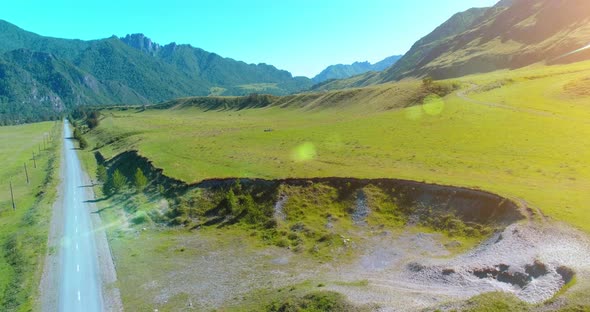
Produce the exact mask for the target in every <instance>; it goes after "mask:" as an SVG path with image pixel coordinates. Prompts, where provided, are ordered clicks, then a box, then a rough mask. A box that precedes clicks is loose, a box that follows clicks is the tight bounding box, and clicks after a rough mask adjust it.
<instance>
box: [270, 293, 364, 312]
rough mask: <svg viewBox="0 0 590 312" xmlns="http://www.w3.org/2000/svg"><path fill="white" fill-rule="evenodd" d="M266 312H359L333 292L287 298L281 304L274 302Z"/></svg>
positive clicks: (341, 296)
mask: <svg viewBox="0 0 590 312" xmlns="http://www.w3.org/2000/svg"><path fill="white" fill-rule="evenodd" d="M266 311H268V312H279V311H281V312H291V311H293V312H294V311H314V312H315V311H318V312H319V311H326V312H330V311H338V312H352V311H359V309H358V308H357V307H355V306H354V305H352V304H351V303H350V302H348V301H347V300H346V298H345V297H344V295H342V294H340V293H337V292H333V291H317V292H312V293H310V294H307V295H305V296H303V297H299V298H297V297H288V298H286V299H284V300H283V301H282V302H274V303H272V304H271V305H270V306H268V307H267V309H266Z"/></svg>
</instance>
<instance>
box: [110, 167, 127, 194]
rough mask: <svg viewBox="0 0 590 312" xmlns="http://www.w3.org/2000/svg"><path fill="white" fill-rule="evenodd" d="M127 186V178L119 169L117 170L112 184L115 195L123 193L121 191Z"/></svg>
mask: <svg viewBox="0 0 590 312" xmlns="http://www.w3.org/2000/svg"><path fill="white" fill-rule="evenodd" d="M126 184H127V178H126V177H125V176H124V175H123V174H122V173H121V171H119V169H117V170H115V173H114V174H113V183H112V189H113V193H115V194H117V193H119V192H121V190H122V189H123V188H124V187H125V185H126Z"/></svg>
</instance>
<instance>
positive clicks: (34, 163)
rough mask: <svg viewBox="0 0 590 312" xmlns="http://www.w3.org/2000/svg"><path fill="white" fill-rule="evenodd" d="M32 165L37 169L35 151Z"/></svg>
mask: <svg viewBox="0 0 590 312" xmlns="http://www.w3.org/2000/svg"><path fill="white" fill-rule="evenodd" d="M33 166H34V167H35V169H37V161H36V160H35V152H33Z"/></svg>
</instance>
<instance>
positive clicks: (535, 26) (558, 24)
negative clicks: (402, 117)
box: [382, 0, 590, 81]
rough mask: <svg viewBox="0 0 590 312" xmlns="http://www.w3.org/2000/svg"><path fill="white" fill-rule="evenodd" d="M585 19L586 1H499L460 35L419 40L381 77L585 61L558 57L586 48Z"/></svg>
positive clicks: (589, 15)
mask: <svg viewBox="0 0 590 312" xmlns="http://www.w3.org/2000/svg"><path fill="white" fill-rule="evenodd" d="M467 12H468V11H467ZM467 12H464V13H461V14H463V15H465V14H466V13H467ZM472 16H473V14H472ZM451 20H452V18H451ZM451 20H449V21H451ZM589 21H590V3H589V2H588V1H585V0H513V1H508V2H504V1H503V2H500V3H499V4H498V5H496V6H495V7H493V8H490V9H488V10H487V11H485V14H483V15H481V16H480V17H479V18H477V19H475V20H473V21H472V24H471V25H469V27H467V28H466V30H465V31H462V32H460V33H453V35H452V36H449V37H446V38H442V39H440V40H438V41H430V42H426V43H422V42H421V41H422V40H424V39H422V40H421V41H418V42H417V43H416V44H415V45H414V46H413V47H412V49H411V50H410V51H409V52H408V53H407V54H406V55H405V56H404V58H402V59H401V60H400V61H399V62H398V63H396V64H395V65H394V66H392V67H390V68H389V69H388V70H386V71H385V72H383V75H382V78H383V81H392V80H397V79H400V78H403V77H409V76H421V75H431V76H433V77H437V78H448V77H459V76H463V75H466V74H472V73H484V72H491V71H494V70H498V69H506V68H520V67H523V66H527V65H530V64H533V63H537V62H547V63H556V62H572V61H580V60H588V59H589V54H588V53H577V54H576V55H572V56H570V57H569V58H564V59H560V57H561V56H562V55H564V54H566V53H569V52H571V51H574V50H576V49H579V48H581V47H584V46H586V45H587V44H588V34H590V24H589ZM447 23H448V21H447ZM445 24H446V23H445ZM445 24H443V25H441V27H442V28H443V29H444V28H445ZM441 27H439V29H440V28H441ZM433 33H434V32H433ZM429 36H430V35H429ZM427 37H428V36H427ZM439 37H440V36H439Z"/></svg>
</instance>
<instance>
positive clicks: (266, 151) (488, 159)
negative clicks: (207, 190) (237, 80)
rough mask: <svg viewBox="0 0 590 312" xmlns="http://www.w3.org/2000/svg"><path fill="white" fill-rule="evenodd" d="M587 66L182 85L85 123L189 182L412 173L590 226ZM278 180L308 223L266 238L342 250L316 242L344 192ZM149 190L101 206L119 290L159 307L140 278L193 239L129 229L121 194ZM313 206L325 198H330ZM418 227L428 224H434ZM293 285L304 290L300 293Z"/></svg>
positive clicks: (234, 232) (325, 251) (88, 159)
mask: <svg viewBox="0 0 590 312" xmlns="http://www.w3.org/2000/svg"><path fill="white" fill-rule="evenodd" d="M589 76H590V63H589V62H585V63H578V64H574V65H567V66H553V67H539V66H534V67H529V68H524V69H521V70H517V71H501V72H495V73H490V74H485V75H474V76H468V77H464V78H461V79H459V82H461V83H463V86H464V88H469V87H470V85H472V84H476V85H479V86H481V89H480V90H479V91H475V92H471V93H469V94H468V96H469V97H470V98H472V99H473V100H476V101H477V103H474V102H472V101H469V100H466V99H464V98H462V97H460V96H458V95H456V94H451V95H448V96H446V97H444V98H439V97H435V96H429V97H428V96H427V97H424V94H423V93H421V91H420V82H416V81H405V82H401V83H397V84H387V85H380V86H375V87H370V88H364V89H350V90H344V91H336V92H327V93H321V94H303V95H297V96H289V97H284V98H280V99H278V100H276V102H274V103H271V105H270V106H268V107H266V108H257V109H242V110H231V109H227V108H225V109H224V110H207V109H206V108H204V107H198V106H196V105H194V104H191V101H187V100H186V99H185V100H183V101H179V102H178V104H179V105H174V106H172V107H173V108H171V109H160V110H149V109H148V110H146V111H139V110H137V111H136V110H132V109H131V110H116V109H113V110H105V111H103V119H102V120H101V125H100V126H99V127H98V128H96V129H95V130H93V131H91V132H89V133H88V134H86V137H87V138H88V141H89V143H90V147H91V148H94V147H97V150H98V151H100V152H101V153H102V154H103V155H104V156H106V157H107V158H109V157H113V156H115V155H117V154H119V153H121V152H123V151H126V150H131V149H135V150H138V151H139V153H140V154H141V155H143V156H145V157H147V158H149V159H150V160H151V161H153V163H154V165H155V166H156V167H159V168H163V169H164V174H166V175H168V176H171V177H174V178H177V179H181V180H183V181H186V182H198V181H201V180H203V179H211V178H224V177H249V178H252V177H261V178H286V177H326V176H344V177H363V178H383V177H390V178H404V179H410V180H418V181H427V182H434V183H441V184H449V185H456V186H467V187H473V188H480V189H485V190H488V191H492V192H495V193H498V194H500V195H503V196H506V197H510V198H520V199H524V200H526V201H527V202H528V203H529V204H531V205H533V206H535V207H538V208H540V209H541V210H542V212H543V213H545V214H547V215H549V216H550V217H552V218H555V219H557V220H561V221H566V222H569V223H570V224H572V225H574V226H576V227H578V228H580V229H583V230H585V231H587V232H590V223H589V222H588V220H590V210H588V209H587V208H586V207H587V206H586V204H587V202H588V201H589V200H590V194H589V193H588V192H587V190H588V189H590V167H589V165H588V160H589V159H590V144H589V143H588V142H590V141H588V140H587V138H588V137H590V124H589V123H588V122H587V120H589V118H588V117H590V107H589V106H588V104H587V103H588V101H589V100H590V98H588V96H587V95H585V94H586V91H585V90H586V89H585V88H586V87H587V86H586V85H585V84H584V82H585V81H586V78H587V77H589ZM572 90H573V91H572ZM417 98H424V103H423V105H414V104H416V102H415V101H416V99H417ZM267 129H272V131H265V130H267ZM92 152H94V151H84V152H82V153H81V155H82V161H83V162H84V164H85V166H86V168H88V170H89V172H91V173H93V172H94V171H95V169H96V162H95V160H94V156H93V154H92ZM282 191H283V192H285V193H288V194H289V195H290V196H291V199H290V201H289V202H291V203H293V207H285V209H292V210H293V211H291V215H293V213H295V214H297V213H296V212H297V210H300V215H301V220H303V222H304V223H305V225H306V227H307V229H308V230H309V231H310V232H312V233H313V235H311V236H310V237H303V239H302V240H298V238H300V237H301V236H302V235H303V234H302V233H292V232H293V231H292V230H291V227H292V226H293V225H294V224H295V223H297V222H298V221H301V220H286V222H284V223H282V224H281V223H279V225H278V227H277V231H276V235H275V236H274V237H271V245H272V244H275V245H285V246H289V247H290V248H293V249H295V248H298V246H301V247H299V248H301V249H303V250H307V251H310V250H311V251H313V250H314V249H316V250H317V254H316V255H315V256H314V257H315V258H313V257H312V258H313V259H314V260H315V261H331V259H330V258H329V257H330V256H334V253H333V250H336V249H338V248H339V247H342V246H340V245H337V244H336V243H334V244H335V245H334V248H331V247H330V248H314V247H315V246H314V245H315V244H317V239H318V238H319V237H321V236H322V234H323V233H322V231H324V225H325V220H326V214H327V213H329V214H331V215H333V216H334V217H335V218H337V219H339V221H338V222H337V230H338V231H340V232H349V231H350V229H351V228H353V227H352V224H351V222H350V220H349V219H348V218H340V217H339V216H340V215H342V214H344V209H345V206H349V205H347V204H346V203H342V202H335V201H334V200H333V199H334V194H333V193H332V192H331V191H330V190H329V189H324V188H322V187H321V186H318V189H317V190H315V192H311V193H309V192H307V191H306V192H300V190H298V189H297V188H294V187H293V188H289V189H283V190H282ZM365 193H366V194H367V200H368V201H376V202H381V205H379V206H380V207H381V209H383V211H382V213H374V214H372V215H371V216H370V220H369V222H370V223H375V224H379V223H384V224H388V225H390V226H392V227H393V228H394V227H395V225H396V224H398V223H399V224H401V223H403V222H402V221H403V220H399V219H398V218H396V217H395V215H392V214H388V213H387V212H388V211H394V210H395V207H393V206H391V205H389V206H388V205H387V204H386V202H387V200H384V199H383V195H382V194H380V193H379V192H377V191H375V190H371V189H370V188H367V189H365ZM142 196H143V195H141V196H134V197H133V198H132V199H126V200H123V201H121V202H117V201H113V200H108V201H105V202H103V203H102V204H101V205H102V206H104V207H106V208H107V209H106V210H105V211H104V213H103V214H101V215H102V216H103V217H104V218H105V220H106V222H105V223H107V224H110V225H113V226H112V227H111V228H110V231H109V238H110V239H111V241H112V248H113V251H114V253H115V255H116V257H117V269H118V273H119V274H120V275H119V276H120V281H119V282H120V286H121V289H122V296H123V302H124V304H125V305H126V306H134V307H146V308H151V307H152V306H151V305H150V304H149V303H146V302H145V300H144V297H146V296H147V297H150V296H153V295H154V294H155V293H152V291H151V290H142V291H140V292H137V291H136V290H137V288H136V285H142V284H145V283H147V281H146V280H145V278H144V277H145V276H148V277H149V278H150V279H154V280H157V279H158V278H165V277H164V275H163V274H164V273H165V272H168V271H171V270H172V271H174V270H175V268H174V267H173V264H172V263H170V261H171V260H172V259H175V261H180V262H178V263H182V260H180V259H181V258H182V259H184V257H187V255H186V254H184V253H183V256H182V257H181V256H179V254H178V253H176V249H178V248H180V247H178V246H179V245H182V244H179V243H178V242H179V241H183V240H184V239H186V240H187V241H191V238H190V236H192V235H194V234H193V233H187V232H186V231H183V230H181V229H167V230H157V231H143V232H141V231H140V232H139V234H137V232H136V231H137V229H138V228H141V227H144V226H147V227H148V228H150V227H154V225H153V224H151V223H150V221H146V222H147V223H142V224H140V225H131V228H132V230H129V228H127V227H126V226H125V225H124V224H125V223H124V222H122V220H125V219H126V218H128V217H129V216H125V215H124V212H123V210H117V209H115V208H116V207H118V205H123V206H124V207H131V209H137V211H140V212H142V211H145V212H147V211H149V210H150V209H152V207H153V206H154V205H157V203H155V202H150V200H149V199H147V198H143V197H142ZM390 206H391V207H390ZM314 207H316V208H317V207H322V209H321V210H322V211H321V212H320V211H317V210H318V209H314ZM126 209H127V208H126ZM133 229H135V230H133ZM156 229H158V228H157V227H156ZM412 230H413V231H420V232H429V231H432V229H429V228H426V227H416V228H414V229H412ZM201 231H202V232H199V240H200V239H205V240H206V241H209V240H214V241H215V243H216V244H220V246H226V247H227V246H229V245H228V244H229V242H231V241H233V240H236V239H240V240H242V241H241V243H242V245H243V246H246V248H247V249H248V250H250V251H252V250H260V249H261V248H269V244H268V242H265V241H264V239H263V240H261V239H260V238H264V235H265V233H263V231H259V230H253V229H248V228H247V227H244V226H243V225H235V226H230V227H227V228H224V229H223V230H219V229H215V228H204V229H202V230H201ZM250 234H252V236H250ZM447 234H448V233H447ZM442 239H443V240H445V242H443V243H446V242H452V241H458V242H459V243H460V244H458V245H457V244H453V245H454V246H456V247H454V249H452V250H450V251H451V252H453V253H458V252H463V251H465V250H467V249H469V248H471V247H472V246H473V245H474V244H477V243H478V241H479V238H477V237H475V238H468V237H463V236H461V235H459V236H458V237H457V236H456V237H451V236H450V235H447V236H444V237H443V238H442ZM193 240H194V239H193ZM336 241H338V244H340V241H339V240H336ZM336 241H335V242H336ZM193 243H194V242H193ZM182 246H184V245H182ZM177 247H178V248H177ZM271 247H272V246H271ZM320 247H321V246H320ZM272 248H276V247H272ZM187 250H189V249H187ZM220 250H223V248H221V249H220ZM343 250H346V249H343ZM347 256H348V255H347V254H346V253H345V252H344V253H341V254H338V257H339V258H340V260H342V258H344V259H346V257H347ZM154 265H158V272H154V270H153V266H154ZM585 289H587V285H586V284H584V285H580V284H576V285H574V286H572V287H571V289H570V290H568V291H567V293H565V294H563V296H566V297H567V298H568V299H571V302H573V303H574V304H575V303H578V302H579V303H582V304H583V303H585V302H586V301H585V299H584V298H585V296H584V295H583V294H584V293H585V292H584V290H585ZM260 291H262V292H260V293H259V295H258V297H256V295H255V294H253V295H252V296H251V298H250V299H252V298H259V299H260V301H261V302H262V301H264V300H266V299H269V298H275V297H273V296H274V295H271V294H270V293H264V292H265V291H267V292H268V291H271V292H272V290H260ZM297 295H298V296H299V297H297V298H300V297H301V296H302V295H304V293H298V294H297ZM174 298H176V299H174ZM174 298H172V299H171V300H172V301H174V300H176V301H178V302H177V303H178V305H175V303H174V302H176V301H174V302H172V301H171V302H170V305H166V306H169V307H179V306H181V305H182V304H184V303H185V301H186V298H185V297H183V295H182V294H180V295H178V297H174ZM276 298H277V300H282V299H285V297H281V296H279V297H276ZM293 300H295V299H293ZM251 304H255V303H251ZM245 306H247V305H245ZM469 307H472V308H473V310H482V309H487V311H500V310H503V309H516V310H518V309H528V308H530V307H529V306H526V305H523V304H522V303H521V302H519V301H517V300H516V299H514V298H513V297H506V296H505V295H504V294H490V295H482V296H479V297H476V298H474V299H473V300H472V301H470V302H469ZM237 309H238V308H237ZM238 310H239V309H238Z"/></svg>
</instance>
